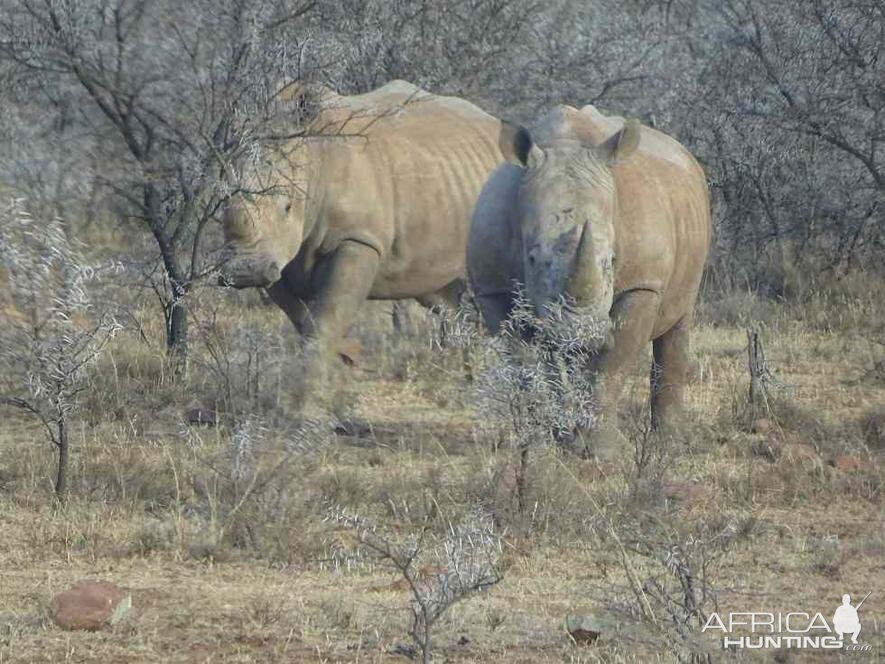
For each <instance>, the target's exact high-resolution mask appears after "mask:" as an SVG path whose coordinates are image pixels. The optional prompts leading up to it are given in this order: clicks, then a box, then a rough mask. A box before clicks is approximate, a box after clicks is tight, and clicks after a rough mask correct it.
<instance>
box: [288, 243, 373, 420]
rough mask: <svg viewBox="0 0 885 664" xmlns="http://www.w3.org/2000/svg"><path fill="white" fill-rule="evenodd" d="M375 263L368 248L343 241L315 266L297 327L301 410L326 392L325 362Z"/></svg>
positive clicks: (349, 321) (350, 319)
mask: <svg viewBox="0 0 885 664" xmlns="http://www.w3.org/2000/svg"><path fill="white" fill-rule="evenodd" d="M379 262H380V256H379V254H378V252H377V251H376V250H375V249H373V248H372V247H369V246H368V245H366V244H362V243H360V242H354V241H349V240H346V241H344V242H342V243H341V245H340V246H339V247H338V248H337V249H336V250H335V251H334V253H332V254H331V255H329V256H327V257H326V258H325V260H324V261H323V263H322V264H321V265H320V266H318V269H319V272H318V273H317V275H316V277H317V278H316V290H315V296H314V298H313V299H312V300H311V303H310V307H309V308H310V311H309V314H308V315H307V316H306V317H305V318H304V320H303V322H302V326H301V331H302V334H303V335H304V337H305V358H304V373H303V375H302V377H301V381H300V383H301V384H300V385H299V390H298V400H299V406H300V407H301V408H302V410H303V409H304V408H305V406H307V405H309V404H311V403H313V402H315V401H316V400H317V399H316V397H317V396H318V395H319V394H320V393H321V392H322V391H324V390H327V389H329V386H328V385H326V381H325V377H326V368H327V367H328V363H329V360H330V359H331V358H332V356H333V355H334V354H335V352H336V350H337V346H338V342H339V341H340V339H341V338H342V337H343V336H344V333H345V332H346V331H347V328H348V327H350V325H351V324H352V323H353V321H354V320H355V319H356V316H357V313H358V312H359V309H360V306H361V305H362V304H363V302H365V300H366V297H368V295H369V291H370V290H371V288H372V284H373V283H374V281H375V276H376V275H377V273H378V266H379Z"/></svg>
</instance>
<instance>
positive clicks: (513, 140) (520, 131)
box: [498, 120, 533, 166]
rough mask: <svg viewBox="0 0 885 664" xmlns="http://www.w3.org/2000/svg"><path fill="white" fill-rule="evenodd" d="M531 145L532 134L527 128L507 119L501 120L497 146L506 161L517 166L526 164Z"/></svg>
mask: <svg viewBox="0 0 885 664" xmlns="http://www.w3.org/2000/svg"><path fill="white" fill-rule="evenodd" d="M532 145H533V143H532V136H531V134H529V130H528V129H526V128H525V127H523V126H522V125H519V124H514V123H513V122H508V121H507V120H502V121H501V133H500V134H499V135H498V147H499V148H500V149H501V154H503V155H504V158H505V159H506V160H507V161H509V162H511V163H513V164H516V165H517V166H527V165H528V161H529V153H530V152H531V151H532Z"/></svg>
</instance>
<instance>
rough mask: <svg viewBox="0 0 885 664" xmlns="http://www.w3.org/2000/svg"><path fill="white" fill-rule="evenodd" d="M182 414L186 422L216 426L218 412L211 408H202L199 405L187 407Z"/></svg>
mask: <svg viewBox="0 0 885 664" xmlns="http://www.w3.org/2000/svg"><path fill="white" fill-rule="evenodd" d="M184 416H185V419H187V423H188V424H193V425H195V426H204V427H214V426H218V413H216V412H215V411H214V410H212V409H211V408H202V407H200V406H197V407H195V408H188V410H187V412H186V413H185V415H184Z"/></svg>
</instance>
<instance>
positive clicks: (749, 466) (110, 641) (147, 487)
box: [0, 286, 885, 663]
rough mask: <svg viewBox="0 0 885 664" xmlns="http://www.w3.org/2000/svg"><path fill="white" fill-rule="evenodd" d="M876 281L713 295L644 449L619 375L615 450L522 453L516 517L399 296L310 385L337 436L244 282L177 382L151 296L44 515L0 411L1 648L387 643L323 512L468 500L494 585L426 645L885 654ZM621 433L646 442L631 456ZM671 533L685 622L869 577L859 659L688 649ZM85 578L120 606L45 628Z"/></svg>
mask: <svg viewBox="0 0 885 664" xmlns="http://www.w3.org/2000/svg"><path fill="white" fill-rule="evenodd" d="M876 291H877V289H874V288H870V287H869V286H866V287H864V288H845V289H843V291H836V290H835V289H830V290H827V291H826V292H822V293H813V292H812V293H808V294H806V295H804V296H803V297H802V298H799V299H797V300H796V301H793V302H789V303H786V302H774V301H763V300H759V299H756V298H753V297H751V296H747V295H742V294H734V295H731V296H728V297H722V296H717V297H708V298H707V299H706V300H705V301H704V302H703V303H702V305H701V306H700V308H699V323H698V326H697V330H696V333H695V336H694V341H693V344H694V351H695V354H696V356H697V371H696V380H695V382H694V383H693V384H692V386H691V388H690V389H689V391H688V401H689V408H688V412H687V415H686V417H685V419H684V422H683V423H682V425H681V427H680V430H679V431H678V432H677V434H675V435H674V436H673V437H671V438H668V439H666V440H657V441H651V445H652V448H651V450H652V451H651V452H648V449H649V448H648V446H646V448H643V447H642V445H643V444H645V443H647V442H648V439H647V437H644V434H643V427H642V426H641V423H640V422H639V418H638V416H637V415H636V413H637V412H639V411H640V410H641V404H642V403H643V402H644V400H645V397H646V395H647V390H646V388H645V386H644V384H643V383H644V380H643V379H642V375H643V374H645V373H646V372H645V371H644V370H642V371H637V374H636V380H635V381H634V384H633V386H632V388H631V389H630V391H629V395H627V396H626V397H625V403H624V406H623V408H622V427H621V428H622V433H623V440H622V443H623V446H624V454H623V456H622V457H621V458H618V459H615V460H612V461H606V462H602V461H593V460H585V459H580V458H577V457H575V456H573V455H568V454H564V453H562V452H560V451H557V450H556V449H552V448H549V447H543V446H539V447H538V448H537V449H533V451H532V452H531V454H530V458H529V461H528V466H527V473H526V477H525V489H524V496H523V503H524V508H523V509H522V510H520V509H519V507H518V505H517V499H516V496H515V494H516V488H515V481H514V472H515V469H516V468H517V467H518V459H519V456H518V452H517V451H516V450H514V449H513V448H512V447H510V446H508V445H507V444H506V443H503V444H502V443H501V440H502V433H501V432H502V431H504V432H506V428H507V427H506V423H498V424H500V426H496V423H495V422H489V416H488V414H487V413H484V412H478V410H479V409H478V407H477V403H478V402H477V399H476V395H475V382H470V381H469V380H468V379H467V376H466V371H465V367H464V363H463V356H462V353H461V351H460V350H459V349H454V348H448V349H438V348H435V347H434V346H433V344H432V343H431V340H430V339H431V336H432V335H431V330H432V328H433V322H432V321H429V320H428V319H427V317H426V316H425V314H423V313H422V312H421V311H420V310H417V309H413V310H411V311H410V316H411V320H410V322H409V323H408V325H407V329H406V330H405V331H404V332H402V333H398V334H395V333H393V332H392V330H391V327H390V323H389V320H388V318H387V316H386V314H385V310H384V307H383V306H382V305H377V306H375V307H373V308H372V310H371V311H367V312H366V314H365V315H364V317H363V320H362V321H361V322H360V324H359V326H358V330H357V335H358V336H359V337H360V338H361V340H362V341H363V345H364V351H363V354H362V356H361V358H360V360H359V361H358V363H357V365H356V366H355V367H343V366H342V368H340V369H338V370H337V378H336V380H337V384H338V385H339V389H338V390H336V391H334V396H330V398H329V405H330V407H331V408H332V409H333V410H334V411H335V412H336V414H337V415H338V417H339V419H341V420H346V421H347V422H350V423H351V424H350V425H349V426H348V428H346V430H341V431H339V434H338V435H336V436H334V437H331V439H330V437H329V436H327V435H326V434H325V433H323V432H317V433H311V434H305V433H304V431H303V430H299V429H297V428H296V425H295V423H294V421H293V419H292V416H291V410H290V407H289V399H290V396H289V394H288V393H287V389H286V386H287V379H288V378H290V377H291V375H292V372H294V371H297V364H296V363H295V362H294V360H292V359H291V358H292V357H294V355H295V353H294V349H293V341H292V339H291V338H290V336H289V334H288V331H287V328H286V326H285V323H284V322H283V320H282V315H281V314H279V313H277V312H276V311H275V310H274V309H272V308H268V307H265V306H262V305H261V304H260V303H259V302H258V300H257V297H253V296H251V295H237V296H235V295H229V296H226V297H222V296H220V295H219V296H218V297H217V298H215V299H212V302H213V303H212V304H208V303H207V304H206V305H204V306H201V308H200V309H199V310H198V311H197V312H196V313H195V324H194V336H195V338H196V339H198V341H197V342H195V344H194V349H193V359H192V364H191V370H190V375H189V378H188V380H187V382H185V383H184V384H182V383H178V384H175V383H173V381H172V380H171V378H170V376H168V375H167V373H166V372H165V369H164V365H163V362H162V348H161V344H160V335H159V330H157V329H156V327H155V323H154V321H153V320H152V318H151V317H150V312H149V311H147V310H144V311H141V310H137V314H138V315H137V316H136V318H135V319H134V320H135V321H138V322H140V325H132V324H131V325H130V326H129V329H130V332H129V333H128V334H126V335H123V336H121V337H120V338H118V339H117V340H116V341H115V342H114V346H113V347H112V348H111V349H110V351H109V352H108V354H107V355H106V356H105V358H104V359H103V360H102V362H101V363H100V364H99V365H98V366H97V367H96V369H95V372H94V376H93V377H92V379H91V382H90V390H89V392H88V394H87V396H86V399H85V410H84V416H83V417H82V418H81V419H80V420H79V422H78V424H77V427H76V430H75V434H74V443H73V445H74V451H73V455H74V456H73V466H72V488H71V497H70V500H69V502H68V504H67V505H66V506H65V507H63V508H61V507H58V506H57V505H56V504H55V503H54V501H53V500H52V497H51V477H52V475H53V457H52V453H51V450H50V449H49V448H48V445H47V444H46V443H45V442H44V441H43V439H42V438H41V431H40V430H39V428H38V427H37V426H36V424H35V423H34V422H32V421H29V420H28V419H26V418H25V417H23V416H22V415H20V414H19V413H18V412H15V411H11V410H4V411H3V420H2V426H0V533H2V536H0V662H3V663H6V662H160V661H164V662H165V661H168V662H270V661H293V662H297V661H310V662H333V661H347V662H357V661H361V662H363V661H364V662H375V661H407V659H406V657H405V655H403V654H400V653H402V652H404V651H405V646H406V645H407V644H409V638H408V636H407V624H408V610H407V607H408V603H409V593H408V591H407V590H406V588H405V586H404V583H403V581H402V578H401V577H400V576H398V575H397V574H396V573H395V572H394V571H393V570H392V569H391V568H390V567H389V566H387V565H385V564H384V563H383V561H378V560H376V559H374V558H373V557H372V556H371V555H369V553H368V552H366V551H365V550H364V549H363V548H361V547H360V546H359V542H358V541H357V538H356V537H355V535H354V534H353V533H352V532H350V531H348V530H347V529H345V528H342V527H341V526H340V525H336V524H335V523H334V522H330V521H329V520H328V519H327V518H326V516H327V509H328V506H329V505H338V506H343V507H345V508H347V509H348V510H350V511H352V512H354V513H358V514H360V515H362V516H364V517H365V518H367V519H371V520H372V521H373V522H374V523H376V524H378V525H379V528H381V530H382V531H383V532H385V533H389V536H390V537H391V538H394V539H396V538H404V539H406V538H408V537H409V536H410V535H415V534H418V533H421V532H425V533H427V537H428V541H443V540H444V539H445V537H446V533H447V528H448V527H449V525H450V524H451V523H453V522H457V521H458V520H460V519H462V518H463V517H465V515H468V514H469V513H470V511H471V509H475V507H476V506H477V505H478V506H481V508H482V509H483V510H485V511H486V512H487V513H489V514H491V516H492V518H493V520H494V523H495V525H496V528H497V530H498V531H499V532H500V533H503V544H502V548H501V553H500V565H501V569H502V570H503V580H502V581H501V582H500V583H499V584H497V585H496V586H494V587H493V588H492V589H491V590H490V591H488V592H486V593H483V594H479V595H476V596H473V597H471V598H469V599H467V600H465V601H463V602H461V603H458V604H456V605H455V606H454V607H453V608H452V609H451V610H450V612H449V613H448V614H447V615H446V616H445V618H443V619H442V621H441V623H440V624H439V625H438V626H437V628H436V631H435V644H436V648H435V654H436V657H437V658H438V659H439V660H441V661H457V662H494V661H500V662H504V661H506V662H544V661H568V662H596V661H599V662H602V661H605V662H609V661H611V662H634V661H635V662H648V661H675V660H676V658H677V656H678V655H680V654H681V655H683V656H686V652H688V651H694V652H709V653H711V655H712V658H713V660H714V661H719V660H720V659H729V658H730V659H737V660H744V659H752V660H754V661H797V662H798V661H835V660H837V659H838V660H840V661H841V660H843V659H844V660H845V661H857V660H858V658H861V659H862V660H863V661H879V659H880V658H881V657H882V653H883V647H885V639H883V634H882V627H881V621H882V618H883V616H885V585H883V583H882V581H883V580H885V531H883V525H885V524H883V512H882V491H881V487H882V476H881V454H882V449H883V444H885V443H883V439H882V432H883V428H885V426H883V420H885V376H883V370H882V361H883V347H882V344H881V341H880V339H881V338H882V337H881V336H880V333H881V331H882V321H883V320H885V312H883V310H882V308H881V307H882V304H881V298H880V297H877V296H876V295H875V292H876ZM878 292H881V290H879V291H878ZM750 324H753V325H755V326H757V327H759V329H760V330H761V334H762V338H763V340H764V342H765V349H766V355H767V359H768V361H769V363H770V365H771V368H772V370H773V374H774V378H775V382H774V383H773V384H772V391H771V395H770V399H771V400H770V412H765V413H764V414H763V415H764V417H762V416H760V417H759V418H756V419H755V420H753V421H750V419H748V416H747V415H746V412H745V405H746V389H747V379H746V376H747V370H746V335H745V328H746V326H748V325H750ZM877 326H878V327H877ZM139 327H141V328H142V329H141V330H140V331H139V332H136V331H135V330H137V329H138V328H139ZM473 359H474V361H475V366H474V367H473V370H474V371H475V372H481V371H482V367H483V362H482V361H481V358H479V357H478V355H477V354H476V353H474V356H473ZM877 363H878V364H877ZM256 367H257V369H256ZM331 392H333V390H331V389H330V393H331ZM194 406H203V407H206V408H212V409H217V410H218V411H219V412H220V422H219V426H217V427H197V426H193V425H188V424H187V422H186V413H187V410H188V408H190V407H194ZM247 415H248V417H247ZM247 420H248V421H249V422H251V424H250V425H248V426H251V429H249V428H248V426H247V428H246V429H244V428H243V427H244V424H243V422H244V421H247ZM761 420H764V421H761ZM353 423H356V424H353ZM244 430H246V431H250V432H251V433H249V434H248V435H245V434H243V431H244ZM237 432H239V433H237ZM244 435H245V438H244ZM243 440H247V441H248V445H244V444H243V442H242V441H243ZM293 440H295V442H297V443H298V445H296V446H294V447H293V445H292V442H293ZM237 441H240V442H239V443H238V442H237ZM287 445H288V447H287ZM286 449H288V450H289V452H288V453H287V452H285V450H286ZM642 449H645V450H646V452H647V453H648V454H647V457H648V458H647V459H646V460H645V461H637V454H636V452H637V451H641V450H642ZM293 450H295V451H294V452H293ZM846 459H847V461H846ZM673 551H679V552H682V553H681V554H680V555H684V557H685V559H686V560H688V561H689V563H690V564H691V565H692V572H693V574H694V575H695V576H694V578H695V579H696V582H697V583H699V584H700V583H701V582H702V581H704V580H705V581H706V584H707V585H708V586H709V591H710V592H709V593H708V595H707V596H706V597H704V598H703V601H704V603H703V606H702V609H703V610H704V611H705V612H706V613H709V612H711V611H713V610H717V607H718V611H719V612H720V613H722V614H725V613H728V612H737V611H778V610H780V611H784V612H786V611H806V612H811V613H814V612H818V611H820V612H821V613H823V614H824V616H825V617H827V619H829V618H830V617H831V616H832V612H833V610H834V609H835V608H836V606H837V605H838V604H839V603H840V597H841V595H842V594H843V593H845V592H849V593H851V595H852V597H853V598H855V601H856V599H857V598H859V597H862V596H863V595H864V594H865V593H866V592H867V591H868V590H872V591H873V592H872V595H871V596H870V598H869V599H868V600H867V602H866V603H865V604H864V606H863V608H862V609H861V612H860V614H861V621H862V623H863V632H862V636H861V641H862V642H864V643H867V644H869V645H871V646H872V647H873V650H872V651H871V652H867V653H860V654H858V653H841V654H840V653H826V654H817V655H806V654H804V653H800V654H799V655H790V654H789V653H786V652H781V653H777V652H773V651H767V652H761V653H760V652H756V653H755V654H753V655H749V654H746V653H734V654H729V655H728V657H726V654H725V653H723V652H722V651H721V650H717V649H716V648H715V644H714V643H712V642H711V640H710V639H707V638H706V637H699V636H689V637H686V638H685V639H683V638H681V637H680V636H679V634H678V630H676V629H675V627H674V626H673V624H672V620H671V619H670V617H669V616H670V613H668V605H667V603H666V602H665V601H663V600H661V599H660V597H661V596H664V595H667V594H668V593H671V594H672V592H673V588H674V584H676V586H678V577H677V576H676V575H674V574H672V573H669V572H668V569H671V568H668V567H667V564H668V563H666V562H662V561H664V560H670V562H671V563H672V556H671V557H670V558H667V552H673ZM428 565H429V567H424V568H422V571H423V572H428V571H430V572H432V561H431V562H430V563H428ZM84 577H85V578H100V579H105V580H110V581H113V582H115V583H117V584H119V585H120V586H122V587H124V588H126V589H127V590H129V591H131V593H132V598H133V606H134V610H133V612H132V614H131V616H130V617H129V618H128V619H127V620H125V621H123V622H122V623H121V624H118V625H116V626H114V627H113V628H109V629H107V630H104V631H101V632H98V633H72V632H65V631H62V630H60V629H58V628H57V627H55V626H54V625H53V624H52V623H51V621H50V620H49V619H48V618H47V614H46V606H47V604H48V602H49V599H50V598H51V597H52V595H53V594H54V593H55V592H58V591H60V590H63V589H65V588H67V587H68V586H69V585H70V584H71V583H73V582H74V581H76V580H79V579H81V578H84ZM656 589H660V592H658V590H656ZM676 594H677V595H678V588H677V591H676ZM670 608H671V609H672V607H670ZM587 612H592V613H594V614H595V615H597V616H598V617H599V619H600V620H602V621H603V622H604V624H605V625H606V628H605V630H604V633H603V636H602V638H601V639H600V641H598V642H597V643H596V644H595V645H591V646H586V645H585V646H580V645H576V644H574V643H573V642H572V641H571V639H570V638H569V636H568V634H567V633H566V631H565V629H564V621H565V618H566V616H567V615H568V614H573V613H587ZM694 631H695V632H697V628H695V630H694Z"/></svg>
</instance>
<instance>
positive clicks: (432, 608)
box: [328, 508, 503, 663]
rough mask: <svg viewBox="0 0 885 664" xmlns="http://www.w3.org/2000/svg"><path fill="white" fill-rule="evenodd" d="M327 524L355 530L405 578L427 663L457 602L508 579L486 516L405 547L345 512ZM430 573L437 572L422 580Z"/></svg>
mask: <svg viewBox="0 0 885 664" xmlns="http://www.w3.org/2000/svg"><path fill="white" fill-rule="evenodd" d="M328 518H329V520H330V521H332V522H334V523H337V524H340V525H343V526H345V527H347V528H349V529H351V530H353V531H354V532H355V533H356V536H357V538H358V540H359V542H360V543H361V544H362V545H363V546H364V547H366V548H367V549H368V550H369V551H370V552H371V553H373V554H374V555H376V556H378V557H380V558H381V560H382V561H384V562H386V563H389V564H390V565H392V566H393V567H394V568H395V569H396V570H397V571H398V572H399V573H400V574H401V575H402V577H403V579H404V581H405V582H406V585H407V587H408V589H409V592H410V593H411V596H412V597H411V601H410V604H409V609H410V612H411V623H410V626H409V636H410V637H411V638H412V641H413V642H414V644H415V646H416V647H417V649H418V650H419V651H420V652H421V658H422V661H423V662H425V663H427V662H429V661H430V659H431V655H432V652H433V641H432V636H433V629H434V626H435V625H436V623H437V621H438V620H439V619H440V618H441V617H442V616H443V615H444V614H445V613H446V612H447V611H448V610H449V609H450V608H451V607H452V606H453V605H454V604H456V603H457V602H459V601H461V600H463V599H466V598H467V597H469V596H471V595H474V594H476V593H478V592H482V591H485V590H488V589H489V588H490V587H492V586H493V585H495V584H497V583H498V582H499V581H501V579H502V578H503V576H502V575H503V570H502V568H501V564H500V556H501V538H500V536H499V535H498V534H497V533H496V532H495V530H494V527H493V526H492V523H491V520H490V519H489V517H488V516H487V515H485V514H483V513H482V512H478V511H474V512H473V513H471V514H469V515H468V517H467V518H465V519H464V521H462V522H461V523H460V524H456V525H449V527H448V529H447V531H446V532H445V534H444V535H443V536H440V537H438V538H435V541H434V540H433V539H431V538H432V535H431V534H430V532H429V531H427V530H424V531H422V533H421V534H420V535H419V536H417V537H411V538H407V539H406V540H405V541H403V540H402V538H397V537H394V536H392V535H390V534H387V533H384V532H383V531H382V530H381V529H379V528H378V526H377V525H375V524H373V523H371V522H369V521H367V520H365V519H363V518H361V517H359V516H357V515H353V514H349V513H347V512H346V511H345V510H343V509H341V508H334V509H332V510H331V511H330V513H329V517H328ZM427 568H430V569H432V570H433V571H432V572H431V573H429V574H422V570H423V569H427Z"/></svg>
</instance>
